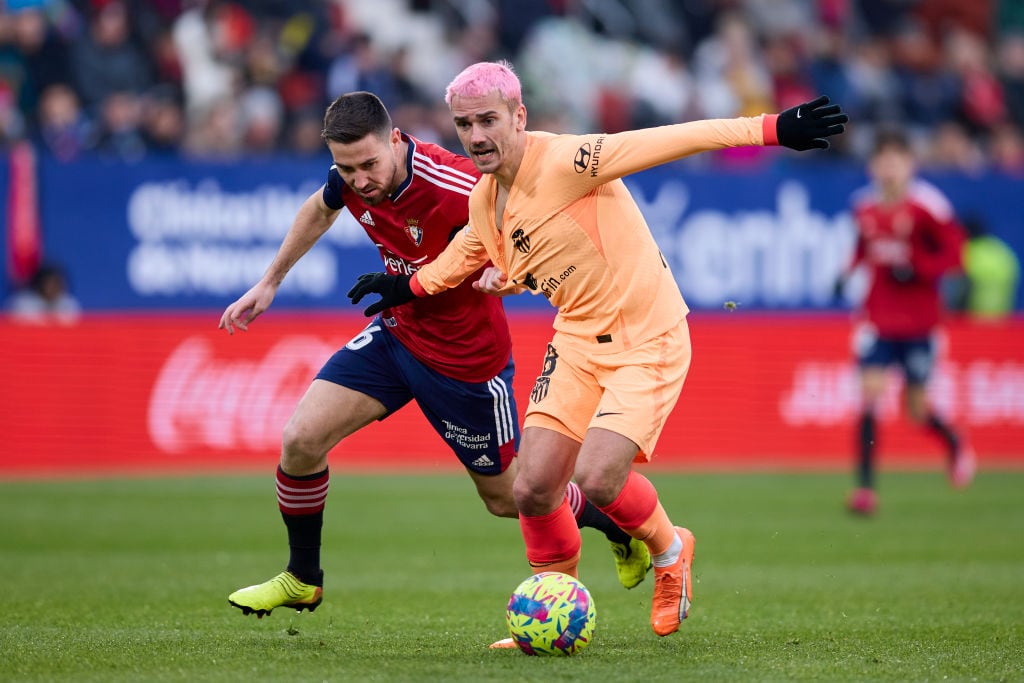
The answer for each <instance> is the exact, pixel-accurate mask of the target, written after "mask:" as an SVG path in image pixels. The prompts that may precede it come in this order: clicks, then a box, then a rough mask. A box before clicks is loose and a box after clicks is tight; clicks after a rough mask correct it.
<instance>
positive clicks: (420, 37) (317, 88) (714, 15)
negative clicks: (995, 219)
mask: <svg viewBox="0 0 1024 683" xmlns="http://www.w3.org/2000/svg"><path fill="white" fill-rule="evenodd" d="M0 8H2V9H0V148H2V147H6V146H8V145H10V144H11V143H12V142H13V141H17V140H21V139H30V140H33V141H34V142H35V143H36V144H37V145H38V146H39V147H40V148H41V149H44V150H48V152H49V153H51V154H53V155H55V156H56V157H58V158H60V159H66V160H70V159H74V158H76V157H77V156H79V155H81V154H85V153H98V154H101V155H106V156H109V157H113V158H117V159H122V160H126V161H132V160H137V159H140V158H142V157H144V156H146V155H153V154H167V153H172V154H179V153H180V154H184V155H188V156H190V157H193V158H233V157H238V156H247V155H259V154H269V153H276V152H289V153H294V154H322V153H323V143H322V141H321V139H320V130H321V123H322V116H323V111H324V109H325V107H326V105H327V104H328V103H329V102H330V101H331V100H332V99H333V98H334V97H335V96H336V95H337V94H339V93H342V92H346V91H351V90H369V91H372V92H374V93H376V94H378V95H379V96H380V97H381V99H382V100H383V101H384V103H385V104H386V105H387V107H388V108H389V109H390V110H391V111H392V113H393V115H394V118H395V122H396V124H397V125H399V126H400V127H401V128H402V129H403V130H406V131H409V132H410V133H412V134H414V135H417V136H419V137H421V138H423V139H426V140H429V141H434V142H439V143H441V144H443V145H445V146H446V147H448V148H449V149H454V150H458V149H459V145H458V142H457V140H456V139H455V138H454V129H453V127H452V125H451V123H450V121H449V120H448V119H449V116H448V111H447V108H446V107H445V106H444V102H443V101H442V93H443V90H444V86H445V85H446V83H447V82H448V80H449V79H450V78H451V77H452V76H453V75H454V74H456V73H458V72H459V71H460V70H461V69H462V68H463V67H465V66H466V65H468V64H470V63H473V62H475V61H478V60H483V59H494V58H499V57H502V58H508V59H510V60H511V61H512V62H513V63H514V64H515V65H516V67H517V70H518V71H519V74H520V76H521V78H522V81H523V84H524V87H525V89H526V91H527V92H526V95H527V99H528V100H529V101H530V102H531V104H532V107H531V110H530V111H531V122H530V125H531V127H532V128H542V129H549V130H560V131H564V132H581V131H585V130H599V129H600V130H604V131H609V132H611V131H617V130H624V129H628V128H636V127H645V126H650V125H658V124H662V123H669V122H677V121H686V120H693V119H700V118H715V117H732V116H737V115H748V114H749V115H754V114H759V113H761V112H765V111H781V110H783V109H785V108H787V107H790V106H793V105H794V104H797V103H799V102H802V101H805V100H808V99H811V98H812V97H813V96H814V95H815V94H817V93H819V92H820V93H826V94H828V95H830V96H831V97H832V98H833V99H834V100H836V101H839V102H841V103H842V105H843V108H844V109H845V110H846V111H848V112H849V114H850V116H851V119H852V120H853V122H854V123H853V125H851V127H850V134H849V135H846V136H844V139H843V140H841V141H839V152H840V153H842V154H844V155H847V156H849V157H852V158H856V159H858V160H862V159H863V158H864V157H866V155H867V153H868V147H869V144H870V143H869V141H870V138H871V134H872V131H873V128H874V126H876V125H878V124H881V123H892V122H898V123H899V124H901V125H904V126H906V127H907V128H908V129H909V130H910V132H911V134H912V137H913V140H914V142H915V146H916V147H917V151H918V152H919V153H920V156H921V158H922V161H923V165H924V166H925V167H927V168H943V169H955V170H960V171H966V172H975V171H979V170H983V169H986V168H998V169H1001V170H1003V171H1005V172H1008V173H1013V174H1024V135H1022V131H1024V0H971V1H970V2H962V1H958V0H372V1H371V0H237V1H236V2H229V1H225V0H0ZM767 153H768V154H770V152H767ZM765 154H766V152H765V151H764V150H761V149H744V150H733V151H729V152H721V153H717V154H715V155H708V159H711V160H712V161H711V163H730V164H749V163H756V162H757V160H758V159H760V158H762V157H763V155H765ZM708 159H703V160H702V161H701V162H699V163H709V161H708Z"/></svg>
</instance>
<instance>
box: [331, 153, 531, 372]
mask: <svg viewBox="0 0 1024 683" xmlns="http://www.w3.org/2000/svg"><path fill="white" fill-rule="evenodd" d="M402 138H403V139H404V140H405V141H406V142H408V143H409V152H408V156H407V158H406V170H407V171H408V176H407V178H406V179H405V181H404V182H403V183H402V184H401V185H400V186H399V187H398V188H396V189H395V191H394V192H393V193H392V194H391V196H390V197H389V198H388V200H386V201H384V202H381V203H380V204H379V205H377V206H368V205H367V204H365V203H364V202H363V201H362V200H361V199H360V198H359V196H358V195H357V194H356V193H355V192H353V191H352V189H351V188H350V187H348V186H347V185H346V184H345V182H344V181H343V180H342V179H341V175H340V174H339V173H338V170H337V168H335V167H334V166H332V167H331V169H330V171H329V172H328V174H327V184H326V185H325V186H324V191H323V199H324V203H325V204H327V206H328V207H330V208H332V209H335V210H339V209H341V208H342V207H343V206H344V207H348V210H349V211H351V212H352V215H353V216H354V217H355V218H356V220H358V221H359V224H360V225H361V226H363V229H364V230H366V234H367V235H369V237H370V239H372V240H373V243H374V244H375V245H376V246H377V249H378V250H379V251H380V255H381V258H382V259H383V261H384V268H385V270H386V271H387V272H389V273H392V274H402V275H411V274H412V273H414V272H415V271H417V270H419V269H420V268H421V267H422V266H423V265H425V264H427V263H430V262H431V261H433V260H434V259H435V258H437V255H438V254H440V253H441V252H442V251H444V248H445V247H446V246H448V242H449V241H450V240H451V238H452V237H453V236H454V235H455V233H456V232H457V231H459V230H461V229H462V228H463V227H464V226H465V225H466V223H467V222H468V220H469V193H470V190H471V189H472V188H473V185H475V184H476V182H477V180H478V179H479V177H480V174H479V173H478V172H477V170H476V168H475V167H474V166H473V162H471V161H470V160H469V159H467V158H465V157H462V156H459V155H457V154H454V153H452V152H449V151H448V150H446V149H445V148H443V147H440V146H438V145H434V144H431V143H428V142H422V141H420V140H417V139H415V138H413V137H412V136H410V135H406V134H405V133H403V134H402ZM485 267H486V266H485ZM477 277H479V276H478V275H474V276H471V277H469V278H467V279H466V281H465V282H464V283H463V284H462V285H461V286H459V287H456V288H455V289H452V290H449V291H447V292H444V293H443V294H441V295H438V296H428V297H423V298H420V299H416V300H415V301H413V302H411V303H409V304H407V305H405V306H398V307H396V308H392V309H387V310H385V311H384V312H383V315H382V316H381V319H382V320H383V322H384V324H385V326H387V328H388V329H389V330H390V331H391V332H392V333H393V334H394V335H395V337H397V338H398V339H399V341H401V342H402V344H403V345H404V346H405V347H406V348H407V349H409V352H410V353H412V354H413V355H414V356H415V357H416V358H417V359H419V360H420V361H422V362H423V363H424V364H425V365H427V366H428V367H430V368H432V369H434V370H436V371H437V372H440V373H441V374H443V375H446V376H448V377H451V378H453V379H457V380H461V381H464V382H484V381H487V380H489V379H491V378H492V377H494V376H495V375H497V374H498V373H499V372H500V371H501V369H502V368H504V367H505V365H506V364H507V363H508V359H509V356H510V355H511V353H512V340H511V336H510V335H509V330H508V322H507V320H506V319H505V309H504V307H503V306H502V303H501V299H500V298H499V297H496V296H491V295H489V294H483V293H481V292H478V291H476V290H475V289H473V287H472V282H473V281H475V280H476V279H477Z"/></svg>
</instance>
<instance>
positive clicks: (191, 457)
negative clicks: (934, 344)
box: [0, 311, 1024, 477]
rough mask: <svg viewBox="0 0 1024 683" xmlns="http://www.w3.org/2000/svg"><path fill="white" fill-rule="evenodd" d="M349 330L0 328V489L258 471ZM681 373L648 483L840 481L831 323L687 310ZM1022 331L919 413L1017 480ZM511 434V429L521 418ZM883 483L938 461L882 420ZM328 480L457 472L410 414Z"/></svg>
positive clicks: (845, 399)
mask: <svg viewBox="0 0 1024 683" xmlns="http://www.w3.org/2000/svg"><path fill="white" fill-rule="evenodd" d="M364 325H365V319H364V318H362V317H361V316H359V315H342V316H339V315H336V314H327V313H317V314H309V313H307V314H301V315H300V314H296V313H288V314H281V313H274V312H269V313H267V314H265V315H263V316H262V317H260V319H259V320H258V321H256V322H255V323H254V324H253V325H252V326H251V328H250V330H249V331H248V332H236V333H235V334H234V335H228V334H226V333H225V332H223V331H222V330H218V329H217V316H216V315H215V314H212V315H205V314H196V313H190V314H179V315H156V314H146V315H134V316H125V315H116V316H115V315H86V316H85V317H84V318H83V319H82V320H81V321H80V322H78V323H77V324H74V325H55V326H48V325H25V324H18V323H16V322H13V321H10V320H0V332H2V334H3V339H4V340H5V347H6V348H5V351H6V352H5V353H4V354H3V356H2V357H0V368H2V376H3V377H4V381H3V383H2V384H0V387H2V388H0V425H2V428H3V433H4V436H5V448H3V449H0V476H4V477H12V476H34V475H48V476H54V475H58V476H60V475H83V474H84V475H99V474H112V473H116V474H132V473H153V472H183V473H184V472H198V471H232V472H235V471H243V470H248V471H270V470H272V469H273V467H274V466H275V465H276V463H277V460H278V457H279V452H280V436H281V429H282V427H283V426H284V424H285V422H286V421H287V419H288V417H289V416H290V414H291V412H292V410H293V408H294V407H295V404H296V403H297V402H298V400H299V398H300V397H301V396H302V394H303V392H304V391H305V390H306V388H307V387H308V385H309V383H310V382H311V381H312V378H313V376H314V375H315V374H316V371H317V370H318V369H319V368H320V366H321V364H322V363H323V362H324V361H325V360H326V359H327V358H328V357H329V356H330V355H331V354H332V353H333V352H334V351H335V350H336V349H338V348H340V347H341V346H343V345H344V344H345V343H347V342H348V341H349V339H351V338H352V337H354V336H355V335H356V334H358V333H359V332H360V330H362V328H363V327H364ZM511 325H512V332H513V339H514V353H515V358H516V367H517V372H516V380H515V390H516V392H517V393H518V397H519V402H520V405H524V404H525V402H526V396H527V394H528V392H529V391H530V388H531V387H532V386H533V383H534V380H535V379H536V377H537V375H538V374H539V373H540V371H541V367H542V363H543V356H544V349H545V347H546V342H547V340H548V339H549V337H550V335H551V328H550V316H542V315H534V316H525V315H516V316H513V317H512V319H511ZM690 329H691V334H692V338H693V349H694V357H693V364H692V366H691V370H690V374H689V376H688V378H687V381H686V386H685V387H684V388H683V394H682V397H681V399H680V401H679V403H678V405H677V407H676V409H675V411H674V413H673V415H672V417H671V418H670V420H669V423H668V425H667V426H666V428H665V431H664V433H663V435H662V437H661V440H660V442H659V443H658V446H657V449H656V451H655V459H654V462H653V463H652V465H651V467H653V468H659V467H665V468H672V469H714V470H722V469H730V468H736V469H740V468H742V469H751V468H754V469H757V468H762V469H773V468H780V467H788V468H793V467H796V468H805V469H819V470H839V469H846V468H847V467H848V464H849V463H850V462H851V459H852V457H853V456H852V453H853V448H854V443H855V440H854V425H853V423H854V420H855V419H856V413H857V396H858V394H857V383H856V373H855V368H854V367H853V364H852V357H851V351H850V341H851V335H852V332H853V329H852V327H851V325H850V322H849V320H848V319H847V318H846V317H845V316H842V315H827V316H807V315H794V316H791V317H780V316H768V315H758V314H748V313H743V312H741V311H737V312H734V313H722V314H711V313H702V312H696V313H693V314H691V316H690ZM1021 348H1024V321H1008V322H1004V323H992V324H978V323H970V322H966V321H953V322H951V323H950V324H949V325H947V326H946V327H945V328H944V334H943V341H942V343H941V344H940V359H939V363H938V366H937V374H936V377H935V381H934V382H933V383H932V385H931V392H932V400H933V402H934V403H935V405H936V406H937V407H938V409H940V410H941V411H942V412H943V413H944V414H946V415H947V416H948V417H949V419H950V420H952V421H953V422H954V423H955V424H957V425H958V426H960V427H962V428H963V430H964V432H965V433H966V434H967V435H968V436H969V438H970V439H971V441H972V442H973V444H974V446H975V448H976V450H977V451H978V455H979V460H980V464H981V466H982V467H986V466H993V467H995V466H999V467H1004V466H1020V465H1022V464H1024V462H1020V444H1022V443H1024V358H1022V356H1021V353H1020V349H1021ZM520 418H521V416H520ZM879 441H880V443H879V448H880V459H881V465H882V466H883V467H911V468H935V469H940V468H941V467H942V463H943V460H942V448H941V446H940V444H939V443H937V442H936V441H934V440H932V439H931V438H930V437H929V436H928V435H927V434H925V433H923V432H921V431H919V430H916V429H914V428H913V427H912V426H910V425H909V423H908V421H907V420H906V419H905V417H904V416H903V414H902V407H901V401H900V392H899V386H898V383H896V384H895V385H894V386H893V388H892V390H891V392H890V394H889V395H887V396H886V400H885V401H884V403H883V406H882V411H881V413H880V429H879ZM331 467H332V469H374V470H382V469H394V468H399V469H404V470H416V471H432V470H447V471H459V469H460V467H461V466H460V465H459V463H458V460H457V459H456V458H455V457H454V456H453V455H452V454H451V453H450V452H448V451H447V449H446V447H445V446H444V443H443V442H442V440H441V439H440V438H439V437H438V436H437V435H436V434H435V433H434V432H433V430H432V428H431V427H430V425H429V424H428V423H427V421H426V419H425V418H424V417H423V416H422V415H421V414H420V412H419V410H418V409H417V408H416V406H415V405H410V406H407V407H406V408H404V409H402V410H401V411H399V412H398V413H396V414H395V415H393V416H391V417H389V418H387V419H386V420H383V421H381V422H378V423H375V424H372V425H370V426H368V427H367V428H365V429H363V430H360V431H359V432H357V433H356V434H354V435H353V436H351V437H349V438H348V439H345V440H344V441H343V442H342V443H341V444H340V445H338V446H337V447H336V448H335V450H334V451H333V452H332V454H331Z"/></svg>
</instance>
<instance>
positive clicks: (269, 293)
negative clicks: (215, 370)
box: [217, 187, 339, 334]
mask: <svg viewBox="0 0 1024 683" xmlns="http://www.w3.org/2000/svg"><path fill="white" fill-rule="evenodd" d="M322 195H323V187H321V188H320V189H319V190H317V191H316V192H314V193H313V194H311V195H310V196H309V198H308V199H306V201H305V202H303V204H302V206H301V207H299V211H298V213H297V214H296V215H295V220H294V221H293V222H292V227H291V228H290V229H289V230H288V234H287V235H285V237H284V240H283V241H282V242H281V246H280V247H279V248H278V250H277V255H275V256H274V260H273V262H271V264H270V266H269V267H268V268H267V272H265V273H264V274H263V277H262V278H260V281H259V282H257V283H256V284H255V285H253V286H252V288H251V289H250V290H249V291H248V292H246V293H245V294H243V295H242V296H241V297H240V298H239V299H238V300H237V301H235V302H234V303H233V304H231V305H230V306H228V307H227V308H226V309H224V313H223V314H222V315H221V317H220V324H219V325H218V326H217V327H218V328H219V329H222V330H227V332H228V334H234V333H235V328H236V327H237V328H238V329H240V330H242V331H243V332H247V331H248V330H249V323H251V322H252V321H253V320H255V319H256V318H257V317H258V316H259V315H260V314H261V313H263V312H264V311H265V310H267V309H268V308H270V304H271V303H273V301H274V296H275V295H276V294H277V288H278V287H279V286H280V285H281V282H283V281H284V277H285V275H287V274H288V271H289V270H291V269H292V266H294V265H295V264H296V263H297V262H298V260H299V259H300V258H302V256H303V255H304V254H305V253H306V252H307V251H309V250H310V249H311V248H312V247H313V245H314V244H316V241H317V240H318V239H320V237H321V235H323V234H324V233H325V232H327V230H328V229H329V228H330V227H331V225H332V224H333V223H334V219H335V218H337V217H338V213H339V211H338V210H334V209H331V208H330V207H328V206H327V205H326V204H324V200H323V196H322Z"/></svg>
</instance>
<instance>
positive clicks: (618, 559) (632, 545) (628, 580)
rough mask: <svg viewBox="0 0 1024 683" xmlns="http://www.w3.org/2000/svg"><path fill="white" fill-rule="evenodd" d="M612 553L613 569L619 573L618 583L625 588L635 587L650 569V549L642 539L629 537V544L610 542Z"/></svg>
mask: <svg viewBox="0 0 1024 683" xmlns="http://www.w3.org/2000/svg"><path fill="white" fill-rule="evenodd" d="M611 546H612V554H613V555H615V571H616V572H618V574H619V583H621V584H622V585H623V586H625V587H626V588H635V587H636V586H639V585H640V582H641V581H643V580H644V577H646V576H647V572H649V571H650V570H651V551H649V550H648V549H647V545H646V544H645V543H644V542H643V541H638V540H636V539H635V538H633V539H630V541H629V545H626V544H625V543H615V542H614V541H613V542H611Z"/></svg>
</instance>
